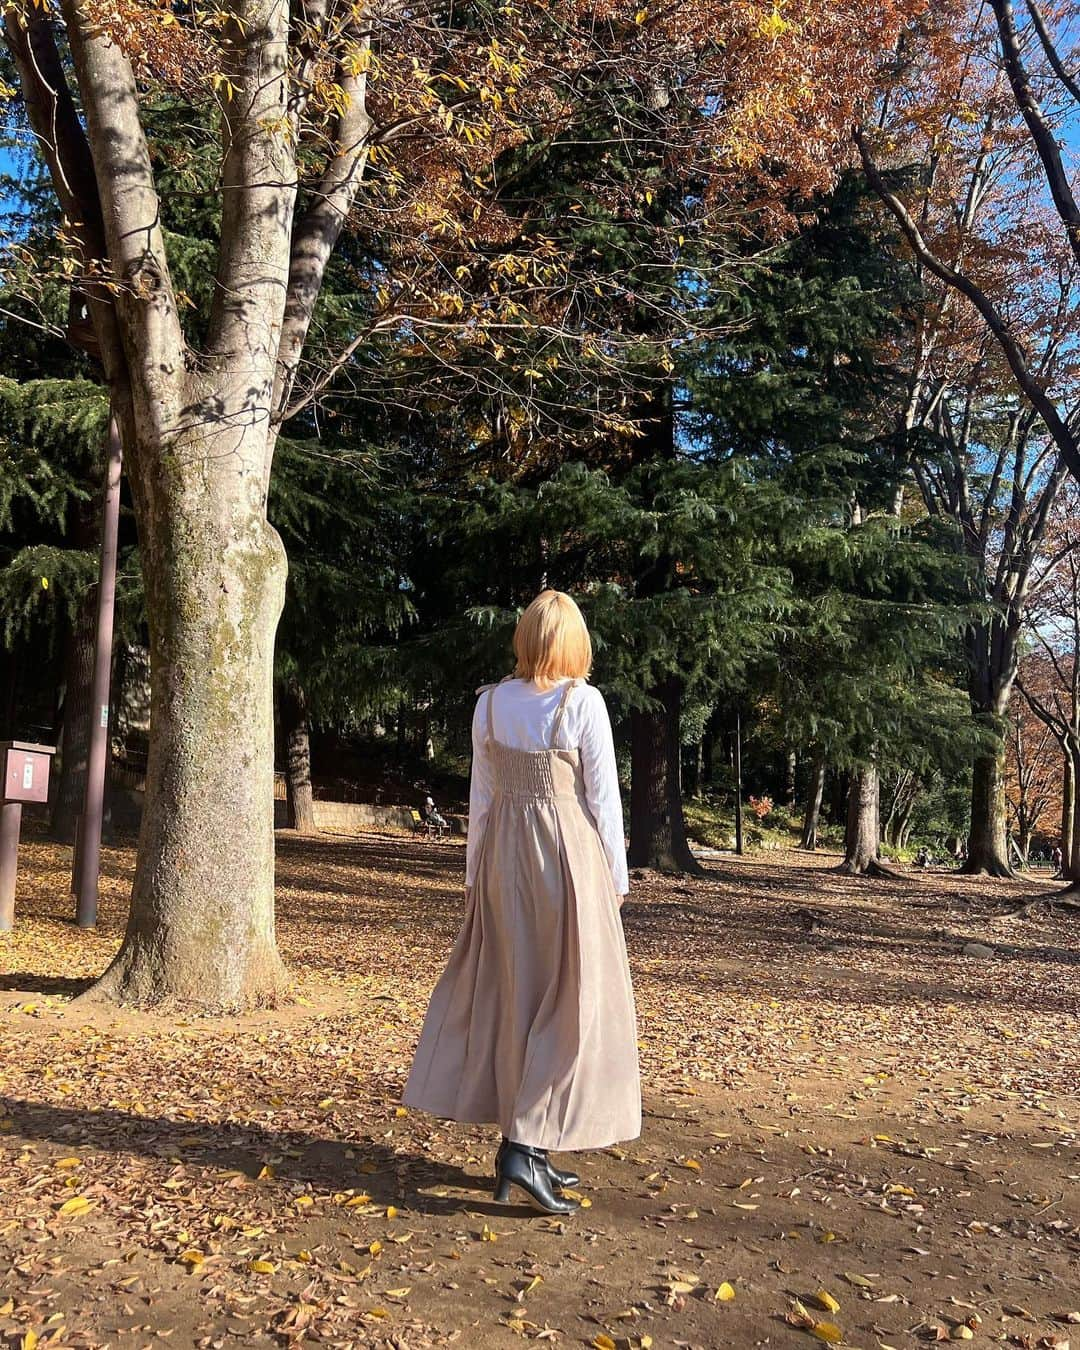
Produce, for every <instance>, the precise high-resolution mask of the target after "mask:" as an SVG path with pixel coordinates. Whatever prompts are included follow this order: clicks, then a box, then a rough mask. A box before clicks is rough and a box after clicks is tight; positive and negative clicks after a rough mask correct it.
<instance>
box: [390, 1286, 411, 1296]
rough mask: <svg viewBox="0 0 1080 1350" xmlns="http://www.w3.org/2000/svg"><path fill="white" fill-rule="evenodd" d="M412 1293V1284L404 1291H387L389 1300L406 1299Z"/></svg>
mask: <svg viewBox="0 0 1080 1350" xmlns="http://www.w3.org/2000/svg"><path fill="white" fill-rule="evenodd" d="M411 1292H412V1285H411V1284H407V1285H406V1286H405V1287H404V1289H388V1290H387V1291H386V1297H387V1298H404V1297H405V1296H406V1295H407V1294H409V1293H411Z"/></svg>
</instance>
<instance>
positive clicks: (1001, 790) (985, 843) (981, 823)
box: [962, 743, 1013, 877]
mask: <svg viewBox="0 0 1080 1350" xmlns="http://www.w3.org/2000/svg"><path fill="white" fill-rule="evenodd" d="M1005 824H1006V821H1005V746H1004V743H1002V744H1001V746H1000V748H999V749H998V750H997V752H996V753H990V754H984V755H978V756H977V757H976V759H975V762H974V764H973V765H972V771H971V832H970V834H969V835H968V856H967V862H966V863H965V864H964V866H963V868H962V871H964V872H965V873H966V874H967V875H968V876H990V877H1011V876H1012V875H1013V869H1012V867H1011V866H1010V864H1009V852H1008V849H1009V844H1008V840H1007V838H1006V830H1005Z"/></svg>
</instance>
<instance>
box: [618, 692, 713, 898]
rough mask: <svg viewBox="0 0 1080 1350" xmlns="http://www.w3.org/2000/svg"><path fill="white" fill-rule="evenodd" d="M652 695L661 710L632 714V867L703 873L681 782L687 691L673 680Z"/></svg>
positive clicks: (637, 711)
mask: <svg viewBox="0 0 1080 1350" xmlns="http://www.w3.org/2000/svg"><path fill="white" fill-rule="evenodd" d="M650 693H651V696H652V697H653V698H654V699H656V700H657V701H658V702H659V703H660V704H661V705H662V706H661V708H660V709H659V710H658V711H656V712H642V711H639V710H636V709H635V710H634V711H633V712H631V714H630V765H631V769H630V851H629V862H630V866H631V867H654V868H656V869H657V870H659V871H662V872H694V873H700V872H701V871H702V868H701V866H700V865H699V863H698V862H697V860H696V859H695V857H694V856H693V854H692V853H691V852H690V845H689V844H688V843H687V840H686V822H685V820H684V819H683V806H682V784H681V782H680V781H679V780H680V761H681V746H680V743H679V728H680V723H681V709H682V687H681V685H680V683H679V681H678V679H677V678H674V677H672V678H669V679H667V680H665V681H664V683H663V684H662V685H659V686H657V687H656V688H654V689H652V690H651V691H650Z"/></svg>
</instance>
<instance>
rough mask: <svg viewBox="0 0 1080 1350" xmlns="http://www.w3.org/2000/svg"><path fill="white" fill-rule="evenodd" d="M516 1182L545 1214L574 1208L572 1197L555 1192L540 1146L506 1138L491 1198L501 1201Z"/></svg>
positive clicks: (499, 1202)
mask: <svg viewBox="0 0 1080 1350" xmlns="http://www.w3.org/2000/svg"><path fill="white" fill-rule="evenodd" d="M512 1186H517V1187H519V1188H520V1189H521V1190H523V1191H524V1192H525V1194H526V1195H527V1196H528V1197H529V1199H530V1200H531V1201H532V1203H533V1204H534V1205H535V1206H536V1208H537V1209H539V1210H542V1211H543V1212H544V1213H545V1214H572V1213H573V1212H574V1210H575V1209H577V1208H578V1202H577V1201H576V1200H567V1199H566V1197H565V1196H562V1195H556V1194H555V1192H554V1190H552V1186H551V1176H550V1175H549V1173H548V1161H547V1154H546V1153H545V1152H544V1150H543V1149H540V1148H529V1147H528V1146H527V1145H525V1144H515V1143H514V1142H513V1140H509V1141H508V1142H507V1145H506V1147H505V1148H504V1149H503V1153H502V1157H501V1158H500V1159H499V1169H498V1172H497V1174H496V1181H495V1200H496V1202H497V1203H498V1204H501V1205H505V1204H506V1203H507V1202H508V1201H509V1199H510V1189H511V1187H512Z"/></svg>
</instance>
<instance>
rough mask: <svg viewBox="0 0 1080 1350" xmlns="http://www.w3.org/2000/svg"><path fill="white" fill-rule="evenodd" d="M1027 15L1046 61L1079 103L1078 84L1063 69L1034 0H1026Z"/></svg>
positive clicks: (1079, 88)
mask: <svg viewBox="0 0 1080 1350" xmlns="http://www.w3.org/2000/svg"><path fill="white" fill-rule="evenodd" d="M1027 7H1028V13H1029V14H1030V15H1031V22H1032V23H1033V24H1034V26H1035V31H1036V33H1038V35H1039V41H1040V42H1041V43H1042V47H1043V51H1044V52H1045V53H1046V59H1047V60H1048V61H1049V62H1050V66H1051V68H1052V69H1053V72H1054V74H1055V75H1056V76H1057V77H1058V79H1059V80H1060V81H1061V83H1062V84H1063V85H1064V86H1065V88H1066V89H1067V90H1068V91H1069V93H1070V94H1071V95H1072V96H1073V98H1074V99H1075V100H1076V102H1077V103H1080V84H1078V83H1077V81H1076V80H1075V79H1074V78H1073V76H1071V75H1070V74H1069V72H1068V71H1067V70H1066V69H1065V63H1064V62H1063V61H1062V59H1061V55H1060V53H1059V52H1058V49H1057V46H1056V44H1055V42H1054V39H1053V38H1052V37H1051V36H1050V30H1049V28H1047V26H1046V19H1045V18H1044V17H1043V12H1042V10H1041V9H1040V8H1039V6H1038V4H1037V3H1036V0H1027Z"/></svg>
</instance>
